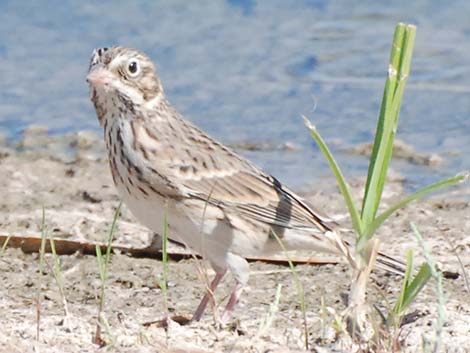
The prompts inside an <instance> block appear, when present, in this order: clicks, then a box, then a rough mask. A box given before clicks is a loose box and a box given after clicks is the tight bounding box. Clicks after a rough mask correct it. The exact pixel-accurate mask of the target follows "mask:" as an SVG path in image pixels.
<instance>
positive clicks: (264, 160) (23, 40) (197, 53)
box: [0, 0, 470, 187]
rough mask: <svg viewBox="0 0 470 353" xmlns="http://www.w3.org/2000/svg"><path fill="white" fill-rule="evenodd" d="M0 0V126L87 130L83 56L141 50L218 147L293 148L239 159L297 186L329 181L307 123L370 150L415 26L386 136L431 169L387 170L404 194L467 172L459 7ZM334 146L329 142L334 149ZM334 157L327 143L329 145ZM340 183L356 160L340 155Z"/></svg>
mask: <svg viewBox="0 0 470 353" xmlns="http://www.w3.org/2000/svg"><path fill="white" fill-rule="evenodd" d="M352 4H353V3H352V2H348V1H321V0H303V1H300V0H296V1H286V0H277V1H255V0H227V1H209V0H208V1H187V0H179V1H150V0H149V1H134V2H127V1H121V2H116V1H113V2H110V1H101V2H99V3H98V2H96V3H95V2H91V1H81V2H76V1H71V0H65V1H47V2H46V1H30V2H20V1H5V0H2V1H0V33H1V38H2V41H1V43H0V77H1V80H0V129H1V130H3V131H6V133H7V135H8V136H9V138H10V139H13V140H14V139H17V138H19V136H20V135H21V131H22V129H23V128H24V127H26V126H28V125H29V124H32V123H35V124H41V125H46V126H48V127H49V129H50V131H51V132H52V133H64V132H70V131H75V130H80V129H91V130H95V131H99V126H98V123H97V120H96V117H95V113H94V111H93V109H92V106H91V104H90V102H89V100H88V87H87V84H86V82H85V75H86V71H87V68H88V61H89V57H90V54H91V51H92V49H93V48H95V47H100V46H110V45H115V44H120V45H125V46H132V47H136V48H139V49H141V50H143V51H145V52H146V53H148V54H149V55H150V56H151V57H152V58H153V59H154V60H156V62H157V64H158V71H159V75H160V76H161V78H162V81H163V84H164V87H165V89H166V92H167V95H168V96H169V99H170V101H171V102H172V103H173V104H174V105H175V106H176V107H177V108H178V109H179V110H180V111H181V112H182V113H183V114H185V115H186V117H188V118H189V119H191V120H192V121H194V122H195V123H196V124H198V125H199V126H200V127H202V128H203V129H204V130H206V131H208V132H209V133H210V134H212V135H213V136H215V137H217V138H218V139H219V140H222V141H223V142H238V141H251V142H257V141H259V142H266V141H268V142H271V143H273V144H277V143H282V142H285V141H292V142H295V143H296V144H297V145H299V146H300V147H301V150H300V151H298V152H282V151H258V152H242V153H244V154H245V155H247V156H248V157H249V158H250V159H252V160H254V161H255V163H257V164H258V165H260V166H262V167H263V168H264V169H265V170H267V171H268V172H270V173H273V174H274V175H276V176H278V177H279V178H280V179H281V180H284V181H287V182H288V183H289V184H291V185H293V186H295V187H298V186H302V185H305V184H306V183H309V182H311V181H312V180H314V178H316V177H319V176H324V175H328V174H329V170H328V167H327V165H326V163H325V162H324V159H323V157H322V156H321V155H320V152H319V151H318V150H317V149H316V147H315V146H314V144H313V142H312V140H311V138H310V137H309V135H308V134H307V132H306V130H305V128H304V126H303V123H302V120H301V118H300V115H301V114H306V115H308V116H309V117H310V118H311V120H312V121H313V122H314V123H315V124H316V126H317V127H318V129H319V130H320V132H321V133H322V135H323V136H324V137H325V138H326V139H327V141H332V142H338V140H339V142H340V144H339V146H340V147H345V146H350V145H353V144H357V143H361V142H367V141H371V140H372V138H373V134H374V130H375V122H376V118H377V113H378V109H379V106H380V100H381V95H382V89H383V82H384V76H385V74H386V68H387V63H388V55H389V47H390V43H391V38H392V34H393V30H394V27H395V24H396V23H397V22H399V21H403V22H411V23H415V24H417V25H418V36H417V39H416V48H415V52H414V59H413V64H412V76H411V78H410V80H409V85H408V88H407V90H406V91H405V99H404V106H403V110H402V114H401V118H400V119H401V120H400V126H399V132H398V137H399V138H401V139H403V140H405V141H406V142H407V143H410V144H412V145H413V146H414V147H415V148H416V149H417V150H419V151H421V152H426V153H439V154H441V155H443V156H444V158H445V160H446V163H445V164H444V165H441V166H439V167H437V168H430V167H422V166H415V165H411V164H409V163H407V162H400V161H398V162H396V163H394V167H395V168H396V169H398V170H399V171H401V172H402V173H403V174H405V175H406V176H407V177H408V180H409V181H410V185H412V186H413V187H414V186H422V185H424V184H425V183H428V182H431V181H436V180H437V179H438V178H440V177H442V176H450V175H453V174H455V173H456V172H458V171H460V170H462V169H470V153H469V152H470V147H469V146H470V60H469V57H470V21H469V20H468V14H469V13H470V2H468V1H464V0H461V1H453V2H435V1H433V2H428V1H415V2H409V1H393V2H384V3H383V4H380V3H379V2H378V1H369V2H355V3H354V5H352ZM335 146H338V145H335ZM336 149H338V148H336ZM338 158H339V160H340V162H341V163H342V165H343V168H344V169H345V171H346V172H347V174H349V175H357V174H360V173H363V172H364V170H365V168H366V166H367V160H366V159H365V158H364V157H355V156H351V155H347V154H339V155H338Z"/></svg>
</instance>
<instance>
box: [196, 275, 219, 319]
mask: <svg viewBox="0 0 470 353" xmlns="http://www.w3.org/2000/svg"><path fill="white" fill-rule="evenodd" d="M226 272H227V271H226V270H224V271H223V272H217V273H216V274H215V277H214V279H213V280H212V282H211V284H210V285H209V288H208V291H207V293H206V294H205V295H204V297H203V298H202V300H201V302H200V303H199V306H198V307H197V309H196V311H195V312H194V315H193V317H192V319H191V321H199V320H201V317H202V314H204V310H206V306H207V303H209V299H211V298H213V297H214V291H215V289H216V288H217V286H218V285H219V283H220V281H221V280H222V278H223V277H224V275H225V273H226Z"/></svg>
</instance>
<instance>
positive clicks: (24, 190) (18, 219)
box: [0, 128, 470, 352]
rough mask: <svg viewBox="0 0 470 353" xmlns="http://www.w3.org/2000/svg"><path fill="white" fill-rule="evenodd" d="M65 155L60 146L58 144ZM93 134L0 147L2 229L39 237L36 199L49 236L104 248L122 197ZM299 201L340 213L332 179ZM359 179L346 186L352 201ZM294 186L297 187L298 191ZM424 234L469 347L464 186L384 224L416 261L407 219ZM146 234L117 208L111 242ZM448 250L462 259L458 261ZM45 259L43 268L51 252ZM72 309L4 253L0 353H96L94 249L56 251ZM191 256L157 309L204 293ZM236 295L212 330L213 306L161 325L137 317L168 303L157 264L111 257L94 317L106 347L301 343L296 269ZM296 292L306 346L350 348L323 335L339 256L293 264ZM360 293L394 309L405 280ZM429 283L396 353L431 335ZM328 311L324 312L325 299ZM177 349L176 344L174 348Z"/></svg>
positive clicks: (153, 316)
mask: <svg viewBox="0 0 470 353" xmlns="http://www.w3.org/2000/svg"><path fill="white" fill-rule="evenodd" d="M64 151H65V152H64ZM103 156H104V152H103V146H102V144H101V142H100V139H97V138H96V137H95V136H93V135H92V134H89V133H79V134H74V135H68V136H61V137H55V138H50V137H48V136H47V133H46V132H45V131H43V130H42V129H39V128H32V129H30V130H29V131H27V132H26V134H25V137H24V139H23V140H22V141H21V142H20V143H19V144H18V145H15V146H8V145H6V144H5V143H4V142H3V143H2V146H1V147H0V190H1V195H2V197H1V198H0V234H14V235H23V236H39V235H40V230H39V229H40V225H41V213H42V206H43V205H44V207H45V210H46V223H47V225H48V229H49V230H50V232H51V234H52V235H53V236H54V237H57V238H64V239H74V240H80V241H88V242H93V241H99V242H105V239H106V237H107V233H108V230H109V227H110V224H111V221H112V216H113V212H114V209H115V208H116V206H117V205H118V202H119V201H118V198H117V196H116V194H115V191H114V187H113V185H112V181H111V179H110V176H109V172H108V166H107V162H106V160H103V159H102V157H103ZM404 182H405V180H403V179H402V178H400V177H399V176H395V177H393V178H391V182H390V184H389V186H388V188H387V189H386V192H385V200H384V201H385V204H390V203H391V202H392V201H393V200H396V199H397V198H398V197H399V196H400V195H401V194H402V192H403V191H402V190H403V184H404ZM312 185H314V186H312V187H309V188H308V189H310V190H307V191H304V192H303V195H304V196H305V197H306V198H308V199H309V200H310V201H312V202H313V203H314V204H316V205H317V207H318V208H320V209H323V210H325V211H326V212H327V213H328V214H333V215H344V214H345V209H344V206H342V204H341V199H340V195H339V193H338V192H337V190H336V189H335V187H334V183H333V180H332V179H331V180H320V181H315V183H312ZM362 185H363V183H362V181H361V180H353V181H351V186H352V187H353V191H354V193H355V194H356V195H359V194H360V192H361V190H362ZM300 192H301V191H300ZM410 221H413V222H415V223H416V224H417V225H418V227H419V229H420V230H421V232H422V234H423V236H424V238H425V240H426V243H427V244H428V246H429V248H430V250H431V252H432V254H433V255H434V257H435V258H436V260H437V261H438V262H440V263H441V264H442V266H443V267H444V268H445V269H446V270H449V271H455V272H458V273H459V274H460V277H459V278H458V279H455V280H446V281H445V291H446V293H447V304H446V307H445V309H446V323H445V326H444V330H443V333H442V344H443V350H442V351H445V352H470V300H469V297H470V293H469V291H468V287H467V286H466V284H465V280H464V276H463V273H464V269H465V271H466V272H467V274H468V272H470V192H469V188H468V184H467V186H465V185H464V186H460V187H459V188H453V189H449V190H448V191H447V193H446V194H440V195H437V196H433V197H431V198H428V199H427V200H425V201H420V202H417V203H414V204H412V205H410V206H409V207H407V208H406V209H404V210H401V211H399V212H397V213H396V215H394V216H393V217H392V219H391V220H389V221H388V222H387V223H386V224H385V225H384V226H383V227H382V228H381V230H380V235H381V239H382V240H383V242H382V244H381V249H382V250H384V251H386V252H387V253H388V254H390V255H393V256H396V257H398V258H403V257H404V255H405V252H406V250H407V249H409V248H413V249H414V250H415V253H416V254H417V259H418V261H420V259H422V257H421V250H420V247H419V246H418V245H417V242H416V240H415V239H414V237H413V236H412V235H411V232H410V227H409V222H410ZM150 239H151V234H150V232H149V231H148V230H147V229H145V228H144V227H142V226H141V225H139V224H138V223H137V222H136V221H135V219H134V218H133V217H132V215H131V214H130V213H129V211H128V210H127V209H125V208H124V210H123V215H122V218H121V220H120V221H119V227H118V231H117V233H116V236H115V239H114V242H115V243H116V244H122V245H126V246H133V247H144V246H146V245H148V243H149V240H150ZM456 254H458V255H459V256H460V259H461V260H462V262H463V268H462V266H460V265H459V262H458V259H457V256H456ZM47 259H48V262H49V263H52V258H51V257H50V255H48V256H47ZM60 261H61V265H62V271H63V276H64V284H65V296H66V300H67V303H68V309H69V312H70V314H69V316H68V317H67V318H66V319H64V310H63V305H62V301H61V297H60V293H59V289H58V285H57V283H56V281H55V279H54V276H53V275H52V273H51V271H50V270H46V274H45V275H43V276H40V275H39V257H38V254H26V253H23V252H22V251H21V250H20V249H15V248H7V249H6V250H5V252H4V253H3V255H2V256H1V257H0V276H1V283H2V285H1V286H0V327H1V330H0V351H1V352H94V351H97V350H98V349H99V347H98V346H97V345H95V344H93V343H92V336H93V334H94V331H95V328H96V320H97V312H98V304H97V303H98V301H97V297H98V296H99V286H100V277H99V272H98V265H97V261H96V258H95V257H94V256H88V255H82V254H78V253H77V254H74V255H70V256H60ZM197 266H198V262H196V261H195V260H183V261H180V262H170V264H169V274H168V285H169V291H168V300H167V306H168V311H169V313H170V315H182V316H185V317H190V315H191V313H192V311H193V310H194V309H195V307H196V305H197V303H198V301H199V300H200V298H201V295H202V294H203V291H204V285H203V282H202V281H201V280H200V279H199V277H198V274H197V271H196V267H197ZM251 270H252V272H251V277H250V282H249V286H248V288H247V290H246V292H245V295H244V296H243V297H242V299H241V303H240V305H239V306H238V307H237V310H236V317H237V321H236V322H235V324H234V325H232V326H231V327H228V328H220V327H219V326H218V325H217V324H216V323H215V320H214V315H213V314H212V311H211V310H208V311H207V312H206V315H205V316H204V318H203V320H202V321H201V322H199V323H192V324H190V325H186V326H182V325H179V324H178V323H176V322H170V325H169V327H168V329H167V330H165V329H164V328H162V327H159V326H158V325H151V326H145V325H143V324H144V323H146V322H149V321H153V320H159V319H162V318H164V317H165V313H166V306H165V299H164V295H163V293H162V291H161V290H160V288H159V286H158V280H157V278H159V276H160V275H161V272H162V264H161V263H160V262H159V261H156V260H153V259H142V258H141V259H138V258H131V257H129V256H126V255H122V254H115V255H113V257H112V261H111V265H110V270H109V271H110V272H109V278H108V281H107V283H106V291H105V309H104V315H105V318H106V319H107V322H108V326H107V327H105V328H104V334H103V337H104V339H105V341H106V343H107V344H106V346H105V347H102V348H100V350H101V351H107V352H115V351H116V352H118V351H119V352H165V351H166V348H164V347H169V348H171V351H177V350H176V349H181V351H198V352H199V351H205V352H288V351H290V352H294V351H295V352H296V351H304V349H305V344H304V335H303V321H302V312H301V310H300V305H299V300H298V297H297V295H296V289H295V288H296V287H295V283H294V281H293V276H292V274H291V273H290V272H289V270H288V268H286V267H283V266H277V265H272V264H266V263H252V264H251ZM297 271H298V274H299V278H300V281H301V282H302V284H303V286H304V290H305V295H306V308H307V312H306V314H307V325H308V342H309V346H310V348H309V349H310V350H311V351H316V352H350V351H352V348H351V346H350V345H349V344H348V341H347V339H345V338H344V337H343V336H342V335H336V334H335V331H334V329H333V319H334V315H333V314H332V312H333V311H334V312H336V313H341V312H342V311H343V310H344V309H345V304H344V301H343V299H342V297H343V296H344V295H346V294H347V292H348V283H349V281H350V279H349V273H348V268H347V266H346V265H345V264H338V265H324V266H306V265H304V266H298V267H297ZM372 278H373V280H372V282H373V283H372V284H371V286H370V290H369V299H370V302H371V303H374V304H375V305H377V306H378V307H379V308H381V309H382V310H386V308H387V306H391V305H393V303H394V301H395V298H396V296H397V292H398V290H399V287H400V285H401V279H400V278H399V277H397V276H391V275H387V274H384V273H383V272H380V271H377V272H376V273H374V274H373V275H372ZM232 284H233V283H232V281H231V278H230V277H227V278H226V279H225V281H224V283H223V284H222V285H221V286H220V290H219V291H217V293H216V299H217V301H218V302H223V301H224V299H226V296H227V294H228V293H229V290H230V287H231V285H232ZM279 284H282V288H281V295H280V299H279V305H278V310H277V311H275V312H273V313H272V314H271V318H272V323H271V325H270V326H269V327H268V328H267V329H263V328H262V323H263V322H264V320H265V319H266V318H267V317H268V316H269V315H270V304H271V303H272V302H273V301H274V299H275V297H276V289H277V287H278V285H279ZM434 289H435V288H434V283H433V282H430V284H428V286H427V287H426V288H425V290H424V292H423V294H422V295H420V296H419V298H418V302H417V303H416V304H414V305H413V306H412V308H411V310H412V311H413V310H418V311H419V312H420V313H422V314H423V315H422V317H421V318H420V319H418V320H417V321H416V322H414V323H412V324H410V325H407V326H405V327H404V328H403V330H402V332H401V336H400V337H401V338H402V339H403V340H404V343H403V349H404V350H405V351H407V352H422V351H423V348H422V341H423V339H422V337H423V335H424V337H426V338H427V339H432V338H433V337H435V336H436V334H435V330H436V329H435V322H436V317H437V314H436V313H437V304H436V302H437V299H436V296H435V293H434ZM38 295H39V298H40V303H41V310H40V312H41V319H40V328H39V331H40V335H39V339H37V338H36V329H37V317H36V315H37V314H36V310H37V305H36V299H37V297H38ZM322 296H323V297H324V298H325V304H326V306H327V307H328V308H330V309H329V312H328V314H326V315H323V314H322V310H321V308H322V306H321V298H322ZM173 349H175V350H173Z"/></svg>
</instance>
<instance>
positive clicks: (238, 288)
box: [220, 282, 244, 324]
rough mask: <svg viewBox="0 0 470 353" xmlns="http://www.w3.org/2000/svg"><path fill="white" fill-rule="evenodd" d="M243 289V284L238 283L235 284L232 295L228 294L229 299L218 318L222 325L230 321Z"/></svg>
mask: <svg viewBox="0 0 470 353" xmlns="http://www.w3.org/2000/svg"><path fill="white" fill-rule="evenodd" d="M243 287H244V284H243V283H240V282H237V284H236V285H235V288H234V289H233V291H232V294H230V299H229V300H228V303H227V306H226V307H225V310H224V312H223V314H222V317H221V318H220V321H221V323H222V324H227V323H228V322H230V320H231V319H232V314H233V308H234V307H235V305H236V304H237V303H238V300H239V299H240V296H241V294H242V292H243Z"/></svg>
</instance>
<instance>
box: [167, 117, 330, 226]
mask: <svg viewBox="0 0 470 353" xmlns="http://www.w3.org/2000/svg"><path fill="white" fill-rule="evenodd" d="M173 130H174V131H175V130H179V131H178V132H177V136H178V140H177V142H175V141H173V142H174V143H171V141H168V142H167V144H166V147H167V148H169V149H170V150H171V151H167V153H162V154H160V156H159V157H158V158H160V160H159V163H160V164H161V163H162V155H163V156H164V155H168V156H169V155H171V158H169V157H168V158H166V162H163V163H164V164H165V169H166V172H165V173H166V174H167V175H171V180H172V181H173V182H174V183H175V184H177V185H179V186H180V188H181V190H182V191H183V193H184V194H187V195H191V196H192V197H197V198H199V199H201V200H206V201H207V202H210V203H211V204H217V205H219V206H220V207H222V208H225V209H227V210H228V209H230V210H233V211H236V212H239V213H241V214H243V215H244V216H246V217H249V218H251V219H253V220H256V221H259V222H263V223H266V224H269V225H272V226H278V227H284V228H302V229H311V230H312V232H317V231H318V233H323V232H325V231H328V230H330V227H329V226H328V224H329V220H328V219H327V218H326V217H324V216H321V215H320V214H319V213H318V212H316V211H314V210H313V209H312V208H311V207H309V206H307V205H306V204H305V202H304V201H303V200H302V199H301V198H300V197H299V196H297V195H296V194H295V193H293V192H292V191H291V190H289V189H288V188H287V187H285V186H284V185H282V184H281V183H280V182H279V181H278V180H277V179H275V178H274V177H272V176H269V175H267V174H265V173H264V172H262V171H261V170H259V169H258V168H257V167H255V166H254V165H253V164H251V163H250V162H249V161H247V160H246V159H244V158H242V157H241V156H239V155H238V154H236V153H235V152H233V151H232V150H230V149H229V148H227V147H225V146H224V145H222V144H220V143H218V142H217V141H214V140H213V139H211V138H210V137H209V136H207V135H206V134H205V133H203V132H202V131H200V130H199V129H197V128H196V127H194V126H193V125H192V124H191V123H189V122H187V121H185V120H182V119H181V120H179V121H178V124H176V126H173Z"/></svg>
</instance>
